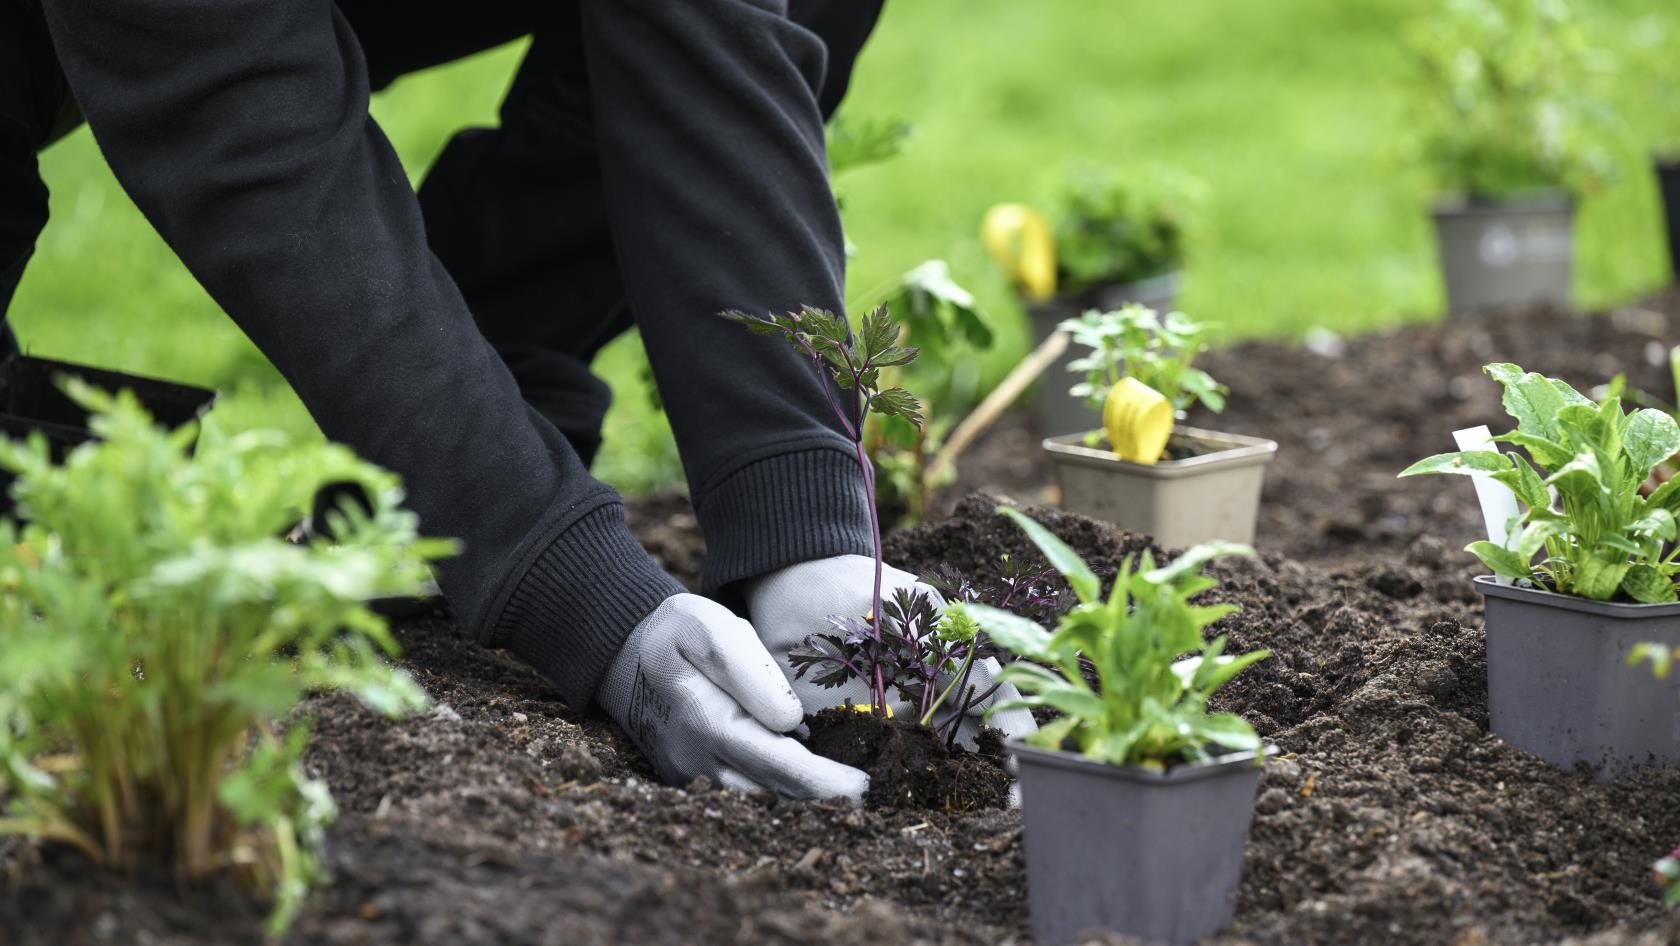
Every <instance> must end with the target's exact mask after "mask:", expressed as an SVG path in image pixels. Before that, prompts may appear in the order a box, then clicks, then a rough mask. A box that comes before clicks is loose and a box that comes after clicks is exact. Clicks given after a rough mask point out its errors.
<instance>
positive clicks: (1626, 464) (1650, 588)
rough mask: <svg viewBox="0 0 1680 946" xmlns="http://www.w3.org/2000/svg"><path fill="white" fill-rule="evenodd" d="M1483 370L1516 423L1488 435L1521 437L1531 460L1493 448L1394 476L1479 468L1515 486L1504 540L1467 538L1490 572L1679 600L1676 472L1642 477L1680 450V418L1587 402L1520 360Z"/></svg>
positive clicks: (1567, 590) (1423, 463)
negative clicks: (1651, 483) (1657, 483)
mask: <svg viewBox="0 0 1680 946" xmlns="http://www.w3.org/2000/svg"><path fill="white" fill-rule="evenodd" d="M1483 370H1485V371H1486V372H1487V373H1488V374H1489V375H1490V376H1491V377H1492V378H1493V379H1494V380H1496V381H1498V382H1499V383H1500V384H1501V385H1503V386H1504V388H1505V395H1504V404H1505V410H1506V412H1507V413H1509V414H1510V415H1511V416H1512V417H1514V418H1516V421H1517V429H1516V430H1513V431H1510V432H1509V433H1506V434H1503V435H1501V436H1498V437H1495V438H1494V440H1496V441H1498V442H1500V443H1509V444H1514V445H1516V446H1519V447H1522V448H1523V449H1524V450H1525V451H1526V453H1527V458H1526V459H1525V458H1524V457H1523V456H1522V455H1521V454H1517V453H1507V452H1501V451H1498V450H1467V451H1459V452H1455V453H1443V454H1439V455H1437V456H1433V457H1430V458H1428V459H1426V460H1420V461H1419V462H1417V463H1415V464H1413V465H1412V466H1411V467H1409V468H1407V469H1406V470H1405V471H1404V472H1402V473H1401V474H1400V475H1401V476H1415V475H1419V474H1427V473H1456V474H1472V473H1486V474H1489V475H1491V476H1492V477H1493V479H1495V480H1497V481H1498V482H1500V483H1503V484H1504V485H1506V486H1507V487H1509V488H1510V489H1511V492H1513V493H1515V494H1516V497H1517V499H1518V500H1519V501H1520V502H1521V503H1522V506H1523V508H1522V510H1521V512H1520V513H1519V514H1518V515H1517V516H1516V518H1515V519H1514V520H1513V521H1512V523H1511V528H1510V529H1509V534H1510V538H1509V540H1508V541H1507V542H1506V544H1505V545H1503V546H1500V545H1496V544H1494V543H1492V542H1488V541H1481V542H1476V543H1473V544H1472V545H1470V546H1469V548H1468V551H1470V552H1472V553H1474V554H1475V555H1476V557H1477V558H1479V559H1481V560H1482V562H1483V564H1485V565H1487V567H1488V568H1490V569H1492V570H1493V571H1494V573H1495V574H1498V575H1503V576H1505V577H1507V578H1513V579H1522V580H1527V581H1531V582H1536V583H1539V584H1543V585H1545V586H1548V587H1550V588H1551V589H1553V590H1555V591H1558V592H1561V593H1563V594H1569V595H1579V596H1580V597H1583V598H1591V599H1593V600H1596V601H1609V600H1613V599H1615V598H1618V597H1625V598H1628V599H1631V600H1633V601H1637V602H1642V603H1647V604H1655V603H1660V602H1669V601H1675V600H1677V596H1676V576H1677V574H1680V564H1677V563H1676V561H1675V558H1676V556H1677V555H1680V551H1677V550H1676V549H1675V547H1674V542H1675V537H1676V515H1677V514H1680V480H1670V481H1669V482H1667V483H1665V484H1663V485H1662V486H1661V487H1659V488H1657V489H1656V490H1654V491H1651V492H1650V494H1649V495H1641V487H1642V486H1643V485H1644V484H1645V481H1646V479H1647V478H1648V477H1650V475H1651V471H1652V470H1654V469H1655V468H1656V467H1657V466H1658V465H1659V464H1661V463H1662V462H1663V461H1665V460H1667V459H1668V458H1669V457H1671V456H1673V455H1674V453H1675V451H1677V450H1680V424H1677V423H1676V422H1675V419H1674V418H1673V417H1671V416H1669V415H1668V414H1666V413H1664V412H1662V411H1659V410H1653V409H1650V408H1646V409H1642V410H1637V411H1634V412H1632V413H1625V412H1624V411H1623V409H1622V401H1621V398H1619V397H1608V398H1606V399H1605V400H1604V401H1603V402H1602V403H1598V404H1594V403H1593V402H1592V401H1590V400H1588V399H1587V398H1586V397H1584V396H1583V395H1581V394H1580V393H1579V392H1577V391H1576V390H1575V389H1574V388H1572V387H1570V386H1569V385H1568V384H1565V383H1564V382H1562V381H1559V380H1557V379H1555V378H1547V377H1545V376H1543V375H1540V374H1537V373H1534V372H1524V371H1523V370H1522V369H1521V368H1519V367H1517V366H1516V365H1511V364H1492V365H1488V366H1487V367H1486V368H1484V369H1483ZM1554 491H1555V493H1556V496H1557V501H1556V502H1555V503H1554V501H1553V498H1552V495H1553V492H1554ZM1536 556H1539V559H1538V560H1536Z"/></svg>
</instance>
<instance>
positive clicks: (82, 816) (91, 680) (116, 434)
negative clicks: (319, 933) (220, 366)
mask: <svg viewBox="0 0 1680 946" xmlns="http://www.w3.org/2000/svg"><path fill="white" fill-rule="evenodd" d="M66 391H67V392H68V395H69V397H70V398H71V400H73V401H74V402H75V403H76V404H77V405H79V407H80V408H81V409H83V410H85V411H88V412H89V413H90V414H92V421H91V424H90V427H91V429H92V431H93V433H95V434H96V435H97V437H98V441H97V442H93V443H88V444H84V445H82V446H79V447H76V448H75V449H73V450H72V451H71V452H70V453H69V455H68V456H67V457H66V458H65V459H64V460H63V461H62V462H58V461H57V460H56V459H55V457H54V451H55V449H56V447H55V445H53V444H52V443H51V442H50V441H49V440H48V438H47V437H45V436H44V435H42V434H39V433H37V434H35V435H33V436H31V437H30V439H29V441H28V442H27V443H24V442H18V441H10V440H4V439H0V467H4V468H5V469H6V470H7V471H8V472H9V473H11V474H12V475H13V476H14V477H15V478H16V482H15V483H14V485H13V487H12V492H13V497H14V498H15V500H16V504H17V511H18V515H19V517H20V518H21V520H22V522H21V524H18V523H14V522H13V521H11V520H10V519H6V520H4V521H0V589H3V593H0V718H3V719H4V720H5V722H4V724H3V725H0V798H4V799H5V803H6V809H5V814H4V816H3V817H0V834H8V835H22V836H26V837H30V838H34V839H39V840H42V841H50V842H55V843H60V844H64V845H68V846H70V847H73V848H76V849H79V850H80V851H82V852H83V853H84V854H86V855H87V856H88V857H89V858H91V859H92V860H94V861H96V862H98V863H100V864H102V865H105V866H107V867H109V868H111V869H113V870H129V869H134V868H138V867H143V866H149V865H155V864H164V865H167V866H168V867H169V868H172V869H173V872H174V874H175V876H176V877H177V878H178V879H179V880H180V881H181V882H183V883H198V882H202V881H204V880H205V879H207V878H210V877H233V878H237V879H241V880H244V881H246V882H249V883H250V884H253V885H255V886H257V887H259V888H261V889H264V890H266V891H271V892H272V894H273V897H274V900H275V908H274V913H273V917H272V921H271V931H272V932H276V933H278V932H279V931H280V930H281V928H283V927H284V926H285V925H286V923H287V921H288V920H289V919H290V918H291V916H292V915H293V914H294V913H295V912H296V910H297V909H298V907H299V905H300V902H301V900H302V898H303V896H304V894H305V893H306V892H307V891H308V887H309V885H310V883H312V882H313V881H314V880H316V879H317V878H318V875H319V870H318V867H317V861H316V852H317V850H318V845H319V842H320V840H321V836H322V830H323V826H324V824H325V823H326V822H327V821H328V820H330V818H331V816H332V812H333V808H332V799H331V797H330V795H329V794H328V793H327V787H326V785H325V784H324V783H322V782H321V781H319V780H318V779H313V778H310V777H309V776H308V775H307V773H305V771H304V768H303V762H302V756H303V753H304V751H305V749H306V748H307V740H308V734H309V727H308V724H307V721H305V720H301V719H297V718H295V717H294V714H293V710H294V709H295V708H296V707H297V706H298V705H299V703H300V702H301V701H302V700H303V699H304V697H305V696H306V695H308V694H309V693H312V692H323V691H343V692H347V693H350V694H353V695H354V696H356V697H357V698H358V699H359V700H360V701H361V702H363V703H364V704H366V705H367V706H369V707H370V708H373V709H375V710H379V711H382V712H385V713H388V714H391V715H396V714H398V713H401V712H405V711H408V710H413V709H417V708H419V707H421V706H423V705H424V703H425V694H424V693H423V692H422V691H421V689H420V687H419V686H418V685H417V684H416V683H415V682H414V680H413V679H411V678H410V677H409V676H408V675H407V674H406V673H403V672H402V671H400V670H397V669H394V668H393V667H391V665H390V664H389V663H388V662H387V661H386V659H385V658H386V657H387V655H389V654H392V653H394V652H395V649H396V647H395V644H394V643H393V641H392V639H391V637H390V636H389V634H388V632H387V630H386V626H385V622H384V621H383V620H382V619H380V618H378V617H377V616H375V615H374V614H372V613H371V612H369V611H368V610H367V608H366V607H365V605H364V604H363V603H362V602H363V601H364V600H365V599H369V598H375V597H380V596H385V595H394V594H402V593H411V592H413V591H414V590H415V589H417V588H418V587H419V586H420V584H421V583H422V581H423V580H424V579H425V577H426V566H425V562H426V560H427V559H430V558H436V557H438V556H439V555H442V554H445V553H446V551H447V547H446V544H440V543H436V542H430V541H426V540H422V539H419V538H418V537H417V535H416V529H417V525H418V520H417V518H416V517H415V516H414V515H413V514H412V513H410V512H407V511H405V510H403V509H401V508H400V506H399V503H400V501H401V498H402V492H401V489H400V487H399V485H398V483H397V478H396V477H395V476H394V475H392V474H390V473H387V472H385V471H383V470H379V469H377V468H375V467H373V466H371V465H369V464H366V463H364V462H362V461H361V460H359V459H357V458H356V457H355V456H354V455H353V454H351V452H350V451H349V450H348V449H346V448H344V447H341V446H336V445H332V444H327V443H310V444H302V445H299V444H292V443H288V442H287V441H286V438H285V436H284V435H283V434H280V433H278V432H264V431H254V432H251V433H246V434H240V435H236V436H231V437H230V436H225V435H223V436H217V435H214V434H213V433H211V432H206V434H205V436H204V438H203V442H201V443H200V444H199V445H198V449H197V451H196V452H195V454H194V455H192V456H189V455H188V451H187V450H186V445H187V444H188V443H189V442H191V440H192V439H193V437H194V433H195V432H194V430H193V429H192V428H191V427H187V428H181V429H178V430H174V431H170V430H165V429H162V428H159V427H156V426H154V425H153V422H152V419H151V418H150V417H149V416H148V415H147V414H146V412H145V411H144V410H143V409H142V408H141V407H140V405H139V402H138V401H137V400H136V399H135V397H134V396H133V395H132V394H130V393H128V392H123V393H122V394H121V395H119V396H116V397H110V396H107V395H104V394H101V393H99V392H97V391H95V390H93V389H91V388H88V387H86V386H84V385H81V384H80V383H74V384H70V385H69V386H67V388H66ZM334 482H354V483H357V484H359V485H360V487H361V489H362V491H363V493H364V495H365V496H366V497H367V498H368V505H367V507H366V508H362V507H358V506H355V505H353V504H346V505H345V506H343V507H342V508H340V509H339V510H338V511H336V512H334V513H332V514H330V515H329V517H328V518H329V519H330V520H331V523H332V526H333V529H332V532H333V537H332V538H331V539H327V538H325V537H316V538H313V539H310V540H308V541H303V542H289V541H287V540H286V539H284V538H281V534H282V533H284V532H286V531H287V528H288V527H289V526H290V525H291V524H293V523H296V522H299V521H301V520H302V519H304V518H306V517H308V516H309V514H310V511H311V508H312V505H313V503H314V497H315V495H316V494H317V492H318V491H319V489H320V487H322V486H324V485H327V484H329V483H334Z"/></svg>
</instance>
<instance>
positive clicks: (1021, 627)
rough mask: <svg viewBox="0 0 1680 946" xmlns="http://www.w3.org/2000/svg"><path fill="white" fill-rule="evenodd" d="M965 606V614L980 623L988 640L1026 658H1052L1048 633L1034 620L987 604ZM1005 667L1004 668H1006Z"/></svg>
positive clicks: (1049, 659)
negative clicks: (966, 612)
mask: <svg viewBox="0 0 1680 946" xmlns="http://www.w3.org/2000/svg"><path fill="white" fill-rule="evenodd" d="M966 607H967V608H968V613H969V615H970V616H971V617H973V618H974V620H976V621H978V622H980V626H981V627H982V628H984V629H985V631H986V635H987V636H988V637H990V638H991V639H992V643H994V644H997V645H998V646H999V647H1002V648H1003V649H1004V650H1007V651H1009V652H1011V653H1014V654H1019V655H1020V656H1022V657H1025V658H1027V659H1028V660H1037V661H1041V662H1049V661H1051V660H1052V659H1053V657H1052V654H1051V650H1050V632H1049V631H1046V630H1045V629H1044V628H1042V627H1039V626H1038V625H1037V624H1036V623H1034V622H1032V621H1029V620H1027V619H1026V618H1024V617H1021V616H1020V615H1018V614H1011V613H1010V612H1008V611H1004V610H1002V609H999V608H994V607H991V606H989V605H984V604H970V605H967V606H966ZM1012 666H1013V665H1012ZM1009 669H1011V668H1005V670H1006V671H1007V670H1009Z"/></svg>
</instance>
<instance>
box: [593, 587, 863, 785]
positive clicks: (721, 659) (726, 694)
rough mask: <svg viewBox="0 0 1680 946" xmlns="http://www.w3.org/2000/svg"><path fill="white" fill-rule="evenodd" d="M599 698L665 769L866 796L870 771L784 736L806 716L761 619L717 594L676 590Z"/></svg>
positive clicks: (633, 639)
mask: <svg viewBox="0 0 1680 946" xmlns="http://www.w3.org/2000/svg"><path fill="white" fill-rule="evenodd" d="M595 699H596V702H597V703H599V704H600V706H601V708H602V709H603V710H605V711H606V713H607V715H609V716H611V717H612V718H613V719H614V720H615V721H617V723H618V724H619V725H620V726H622V727H624V731H625V732H626V733H628V734H629V736H630V740H631V741H632V742H634V743H635V744H636V748H638V749H640V750H641V751H642V754H643V755H645V756H646V757H647V758H648V760H649V761H651V762H652V763H653V767H654V769H655V770H656V771H658V772H659V777H660V778H662V779H664V780H665V781H666V782H668V783H671V784H674V785H685V784H687V783H689V782H691V781H693V780H694V779H695V778H696V777H698V776H701V775H704V776H706V777H707V778H710V779H711V780H712V781H714V782H717V783H718V784H720V785H724V786H726V787H728V788H734V789H739V790H741V791H759V790H762V789H770V790H773V791H777V792H781V793H782V794H784V795H791V796H793V797H795V798H833V797H845V798H851V799H854V800H855V799H859V798H862V797H863V793H864V791H865V790H867V789H868V788H869V777H868V776H867V775H865V774H864V773H862V772H860V771H858V770H857V769H854V768H852V767H851V766H847V765H841V764H840V763H838V762H834V761H831V760H829V759H824V758H822V757H820V756H817V755H813V754H812V753H811V752H810V751H809V750H807V749H806V748H805V747H804V746H803V745H800V744H799V743H798V742H797V741H795V740H793V739H791V738H789V737H787V736H784V735H781V733H786V732H789V731H791V730H793V729H795V728H797V727H798V726H799V723H800V721H801V719H802V718H803V712H802V710H801V707H800V704H799V699H798V697H795V696H794V695H793V691H792V690H790V689H788V685H787V681H786V680H785V679H783V677H782V673H781V671H780V670H779V669H778V668H777V665H776V662H775V661H774V660H772V659H771V658H770V654H769V653H767V652H766V651H765V649H764V645H763V644H761V643H759V641H758V638H757V637H756V636H755V635H754V634H753V629H752V625H750V624H748V623H747V622H746V621H743V620H741V619H740V618H738V617H736V616H735V615H734V614H733V613H731V612H730V611H729V609H728V608H725V607H724V606H723V605H721V604H718V603H717V602H715V601H712V600H710V599H709V598H702V597H700V596H699V595H691V594H680V595H673V596H672V597H670V598H668V599H666V600H665V602H664V603H663V604H661V605H660V606H659V607H657V608H655V609H654V610H653V613H652V614H649V615H648V616H647V617H646V618H643V619H642V623H640V624H638V625H636V629H635V630H634V631H632V632H631V633H630V637H629V639H628V640H626V641H625V642H624V649H623V650H622V651H620V652H619V654H618V656H617V657H616V658H614V659H613V662H612V664H611V665H610V666H609V667H608V668H607V674H606V676H605V677H604V678H603V679H602V681H601V688H600V691H599V693H598V694H597V695H596V698H595Z"/></svg>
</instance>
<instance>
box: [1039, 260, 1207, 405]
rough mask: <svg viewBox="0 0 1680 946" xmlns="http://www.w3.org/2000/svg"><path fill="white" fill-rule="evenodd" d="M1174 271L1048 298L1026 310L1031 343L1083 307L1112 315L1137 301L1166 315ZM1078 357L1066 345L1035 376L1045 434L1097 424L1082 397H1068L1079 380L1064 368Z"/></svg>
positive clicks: (1174, 290)
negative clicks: (1028, 315) (1031, 335)
mask: <svg viewBox="0 0 1680 946" xmlns="http://www.w3.org/2000/svg"><path fill="white" fill-rule="evenodd" d="M1178 280H1179V274H1178V272H1177V271H1174V272H1170V273H1166V274H1164V275H1161V276H1156V277H1154V278H1152V279H1145V280H1142V281H1140V282H1134V283H1126V284H1124V285H1116V286H1103V287H1101V288H1098V289H1093V290H1091V291H1089V292H1085V293H1082V294H1080V295H1078V296H1068V297H1061V296H1058V297H1057V298H1055V299H1051V300H1050V301H1049V302H1043V303H1039V304H1037V305H1033V306H1030V307H1029V312H1030V313H1031V315H1032V327H1033V344H1034V345H1040V344H1043V342H1044V340H1045V339H1047V338H1049V337H1050V336H1051V335H1052V334H1053V333H1054V332H1055V331H1056V326H1058V325H1060V324H1062V322H1063V321H1065V320H1067V319H1072V318H1077V317H1078V316H1080V315H1082V314H1083V313H1084V312H1085V311H1086V310H1087V309H1101V310H1103V311H1104V312H1111V311H1113V310H1115V309H1118V308H1120V307H1121V306H1124V305H1126V304H1127V303H1132V302H1136V303H1139V304H1140V305H1146V306H1149V307H1150V308H1152V309H1158V310H1160V311H1163V312H1165V311H1168V310H1170V309H1172V307H1173V301H1174V299H1176V298H1177V296H1178ZM1081 355H1082V353H1081V352H1079V351H1077V350H1075V349H1074V348H1073V347H1072V346H1069V349H1068V351H1066V352H1064V353H1063V354H1062V356H1061V357H1060V358H1057V359H1056V361H1055V363H1054V364H1052V365H1051V366H1050V367H1049V368H1046V369H1045V370H1044V374H1043V375H1042V376H1041V377H1040V378H1039V382H1038V397H1037V400H1036V401H1035V402H1034V408H1035V414H1036V416H1037V418H1038V426H1039V431H1040V432H1041V433H1043V434H1044V435H1046V436H1056V435H1058V434H1070V433H1075V432H1078V431H1082V430H1090V429H1091V428H1092V427H1096V426H1097V425H1099V424H1100V423H1102V418H1101V417H1100V415H1099V413H1098V411H1097V410H1096V409H1095V408H1093V407H1091V406H1090V405H1089V404H1086V403H1085V401H1084V399H1082V398H1077V397H1074V396H1073V395H1071V394H1069V393H1068V388H1071V387H1073V386H1074V385H1075V384H1077V383H1078V382H1079V381H1080V380H1081V379H1080V378H1079V377H1077V376H1076V375H1074V374H1073V372H1071V371H1069V370H1068V364H1069V363H1071V362H1072V361H1073V360H1074V359H1076V358H1079V357H1081Z"/></svg>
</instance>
